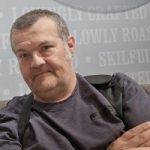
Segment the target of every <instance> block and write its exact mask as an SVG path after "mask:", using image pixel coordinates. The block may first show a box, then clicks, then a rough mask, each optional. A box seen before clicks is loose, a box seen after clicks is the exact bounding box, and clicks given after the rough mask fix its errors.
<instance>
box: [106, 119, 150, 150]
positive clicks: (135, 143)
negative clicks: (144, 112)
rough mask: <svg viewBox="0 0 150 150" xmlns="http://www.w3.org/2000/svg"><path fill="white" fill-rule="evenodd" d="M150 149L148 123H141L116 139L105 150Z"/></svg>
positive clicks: (149, 124) (149, 126) (149, 128)
mask: <svg viewBox="0 0 150 150" xmlns="http://www.w3.org/2000/svg"><path fill="white" fill-rule="evenodd" d="M138 149H139V150H148V149H150V121H149V122H145V123H142V124H140V125H138V126H136V127H134V128H132V129H130V130H128V131H127V132H125V133H124V134H123V135H122V136H120V137H119V138H118V139H116V140H115V141H114V142H113V143H112V144H110V146H109V147H108V148H107V150H138Z"/></svg>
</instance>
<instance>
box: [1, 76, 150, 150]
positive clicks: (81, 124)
mask: <svg viewBox="0 0 150 150" xmlns="http://www.w3.org/2000/svg"><path fill="white" fill-rule="evenodd" d="M113 78H114V80H116V81H117V82H118V83H119V84H120V85H121V86H122V87H123V89H124V91H123V112H124V113H123V120H121V119H119V118H118V117H117V115H116V112H115V110H114V109H113V107H112V106H111V104H110V103H109V102H108V101H107V99H106V98H105V97H104V96H103V95H102V94H101V93H100V92H99V91H97V90H96V89H95V88H94V87H93V86H91V85H90V84H89V83H88V82H87V81H86V80H85V79H84V78H83V77H81V76H80V75H77V79H78V83H77V85H76V88H75V90H74V93H73V94H72V96H71V97H69V98H68V99H67V100H65V101H63V102H60V103H56V104H44V103H39V102H35V101H34V103H33V105H32V110H31V116H30V121H29V125H28V127H27V129H26V132H25V134H24V140H23V148H21V144H20V143H19V140H18V133H17V131H18V127H17V120H18V118H19V113H20V112H21V110H22V107H23V104H24V102H25V100H26V99H27V98H28V96H23V97H16V98H14V99H13V100H12V101H11V102H9V104H8V106H7V107H5V108H4V109H2V110H1V112H0V150H4V149H7V150H21V149H25V150H103V149H106V148H107V146H108V145H109V144H110V143H111V142H113V141H114V140H115V139H116V138H117V137H119V136H120V135H121V134H122V133H123V132H124V131H125V130H127V129H129V128H132V127H134V126H136V125H137V124H140V123H142V122H145V121H148V120H150V109H149V107H150V97H149V96H148V95H147V94H146V93H145V91H144V90H143V89H142V88H141V87H140V86H138V85H137V84H136V83H135V82H134V81H133V80H131V79H130V78H128V77H127V76H125V75H123V74H116V75H114V76H113Z"/></svg>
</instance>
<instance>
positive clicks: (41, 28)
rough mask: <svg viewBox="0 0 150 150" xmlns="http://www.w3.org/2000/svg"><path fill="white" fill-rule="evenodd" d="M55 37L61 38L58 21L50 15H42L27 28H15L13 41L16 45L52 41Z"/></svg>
mask: <svg viewBox="0 0 150 150" xmlns="http://www.w3.org/2000/svg"><path fill="white" fill-rule="evenodd" d="M55 38H59V34H58V31H57V26H56V23H55V22H54V21H53V20H52V19H50V18H48V17H42V18H40V19H38V20H37V21H36V22H35V23H34V24H33V25H32V26H31V27H29V28H27V29H22V30H15V31H14V32H13V33H12V40H11V42H12V46H13V47H16V46H18V45H20V44H21V43H26V42H28V43H29V42H31V41H32V42H41V41H45V40H49V41H51V40H54V39H55Z"/></svg>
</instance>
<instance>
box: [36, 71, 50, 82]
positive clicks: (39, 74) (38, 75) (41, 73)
mask: <svg viewBox="0 0 150 150" xmlns="http://www.w3.org/2000/svg"><path fill="white" fill-rule="evenodd" d="M50 73H51V72H50V71H44V72H40V73H36V74H34V75H33V80H35V79H36V78H38V77H40V76H43V75H46V74H50Z"/></svg>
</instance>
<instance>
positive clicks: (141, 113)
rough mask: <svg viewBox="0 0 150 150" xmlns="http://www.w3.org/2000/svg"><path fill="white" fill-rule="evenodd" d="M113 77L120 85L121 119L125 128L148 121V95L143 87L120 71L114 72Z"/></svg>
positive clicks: (149, 106)
mask: <svg viewBox="0 0 150 150" xmlns="http://www.w3.org/2000/svg"><path fill="white" fill-rule="evenodd" d="M113 78H114V80H116V82H117V83H119V84H120V86H121V87H122V92H123V93H122V95H123V96H122V99H123V101H122V102H123V104H122V105H123V119H124V120H123V121H124V123H125V125H126V127H127V129H129V128H132V127H134V126H136V125H138V124H140V123H143V122H146V121H150V96H149V95H148V94H147V92H146V91H145V90H144V88H143V87H142V86H141V85H139V84H138V83H137V82H135V81H134V80H133V79H131V78H130V77H128V76H127V75H125V74H122V73H116V74H114V75H113Z"/></svg>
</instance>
